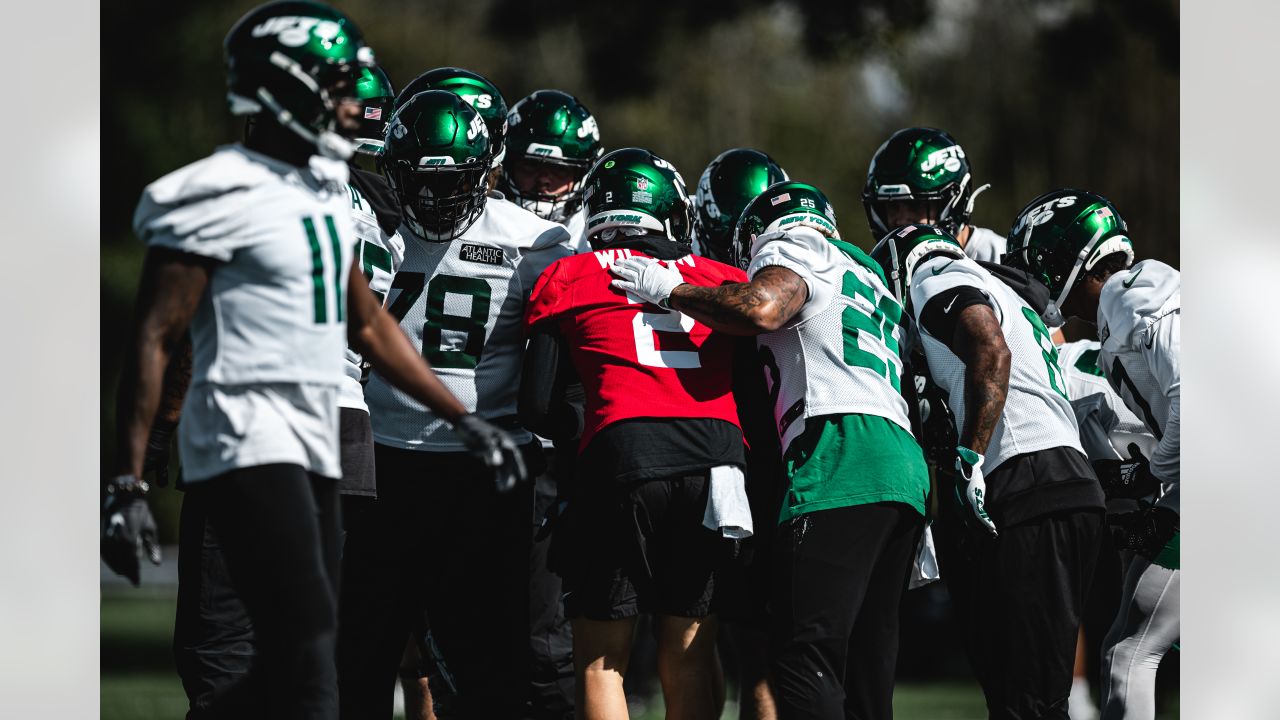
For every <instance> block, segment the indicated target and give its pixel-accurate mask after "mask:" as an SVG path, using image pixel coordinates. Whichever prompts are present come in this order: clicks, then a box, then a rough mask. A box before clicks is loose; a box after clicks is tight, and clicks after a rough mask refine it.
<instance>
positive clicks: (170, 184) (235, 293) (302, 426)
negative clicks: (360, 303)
mask: <svg viewBox="0 0 1280 720" xmlns="http://www.w3.org/2000/svg"><path fill="white" fill-rule="evenodd" d="M346 181H347V166H346V165H345V164H343V163H340V162H336V161H330V160H325V159H323V158H318V157H314V158H312V159H311V162H310V165H309V166H308V167H305V168H301V167H295V166H293V165H289V164H287V163H284V162H281V161H279V160H275V159H273V158H270V157H267V156H265V155H262V154H260V153H256V152H253V151H251V150H248V149H246V148H244V147H242V146H239V145H229V146H224V147H220V148H218V150H217V151H216V152H214V153H213V155H211V156H209V157H207V158H205V159H203V160H200V161H197V162H195V163H192V164H191V165H188V166H186V167H184V168H181V169H179V170H176V171H174V172H172V173H170V174H169V175H166V176H165V177H163V178H160V179H159V180H157V181H155V182H154V183H152V184H151V185H149V186H147V188H146V190H145V191H144V192H143V195H142V199H141V200H140V201H139V203H138V208H137V210H136V211H135V214H134V228H135V230H136V231H137V233H138V235H139V237H141V238H142V239H143V240H145V241H146V242H147V244H148V245H150V246H152V247H164V248H170V249H173V250H177V251H180V252H184V253H191V254H195V255H200V256H203V257H208V258H212V259H214V260H217V261H218V263H219V264H217V265H216V266H215V267H214V269H213V271H212V273H211V275H210V277H209V284H208V286H207V287H206V289H205V292H204V295H203V296H202V297H201V299H200V303H199V305H198V307H197V309H196V313H195V316H194V317H193V318H192V321H191V336H192V346H193V347H192V351H193V365H194V366H193V370H192V384H191V389H190V390H189V391H188V393H187V397H186V401H185V403H184V405H183V411H182V423H181V425H180V426H179V431H178V434H179V447H180V449H181V452H182V457H183V475H184V478H185V479H186V480H187V481H190V482H198V481H200V480H203V479H206V478H209V477H213V476H215V475H219V474H222V473H225V472H227V471H230V470H234V469H237V468H242V467H252V466H255V465H261V464H267V463H275V462H288V463H294V464H298V465H301V466H302V467H304V468H306V469H307V470H309V471H311V472H315V473H318V474H321V475H325V476H327V477H337V476H338V475H340V473H341V469H340V465H339V464H338V453H339V449H338V410H337V404H336V399H337V385H338V383H339V382H340V380H341V378H342V369H341V363H342V351H343V348H345V347H346V334H347V333H346V322H345V314H346V292H347V278H348V276H349V266H350V262H351V254H350V253H351V247H352V242H353V239H354V234H353V232H352V229H351V219H350V213H349V211H348V195H347V192H346Z"/></svg>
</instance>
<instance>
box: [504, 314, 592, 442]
mask: <svg viewBox="0 0 1280 720" xmlns="http://www.w3.org/2000/svg"><path fill="white" fill-rule="evenodd" d="M571 380H572V369H571V367H570V363H569V353H568V351H567V348H565V345H564V339H563V338H562V337H561V336H560V333H559V332H557V331H556V327H555V323H554V322H540V323H537V324H536V325H534V326H533V327H532V328H531V329H530V331H529V344H528V346H527V347H526V348H525V352H524V366H523V368H522V372H521V375H520V394H519V401H518V412H519V415H520V422H521V423H522V424H523V425H524V426H525V427H526V428H528V429H529V430H530V431H532V432H535V433H537V434H539V435H541V436H542V437H545V438H548V439H550V440H555V441H561V440H572V439H573V438H575V437H577V436H578V435H579V434H580V433H581V432H582V413H581V412H580V411H579V410H578V408H577V407H575V406H574V404H573V403H572V402H570V401H569V397H568V386H569V382H570V381H571Z"/></svg>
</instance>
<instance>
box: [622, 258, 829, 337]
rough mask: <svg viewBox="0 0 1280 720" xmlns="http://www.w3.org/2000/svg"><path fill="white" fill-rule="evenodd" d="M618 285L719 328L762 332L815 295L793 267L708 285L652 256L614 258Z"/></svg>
mask: <svg viewBox="0 0 1280 720" xmlns="http://www.w3.org/2000/svg"><path fill="white" fill-rule="evenodd" d="M610 272H612V273H613V274H614V275H616V276H617V278H616V279H615V280H614V281H613V286H614V287H616V288H618V289H620V290H624V291H626V292H630V293H632V294H634V295H637V296H639V297H641V298H643V299H644V300H646V301H648V302H652V303H655V304H657V305H660V306H662V307H670V308H674V309H676V310H679V311H680V312H682V313H684V314H686V315H688V316H690V317H692V318H693V319H695V320H698V321H699V322H701V323H703V324H704V325H706V326H708V327H710V328H711V329H713V330H718V331H720V332H724V333H729V334H731V335H760V334H762V333H767V332H773V331H774V330H777V329H778V328H780V327H782V326H783V325H785V324H786V323H787V322H788V321H789V320H791V318H793V317H795V315H796V313H798V312H800V308H801V307H803V306H804V302H805V300H807V299H808V297H809V286H808V285H807V284H805V281H804V280H803V279H801V277H800V276H799V275H797V274H796V273H795V271H793V270H789V269H787V268H785V267H780V266H777V265H769V266H766V267H765V268H764V269H762V270H760V271H759V272H757V273H756V275H755V277H753V278H752V279H751V281H750V282H745V283H729V284H726V285H720V286H718V287H703V286H701V285H691V284H689V283H686V282H685V281H684V279H683V278H682V277H681V275H680V273H679V271H677V270H673V269H672V268H670V267H668V266H667V265H665V264H663V263H660V262H658V261H656V260H653V259H651V258H643V257H631V258H625V259H621V260H617V261H615V262H614V264H613V267H612V268H611V270H610Z"/></svg>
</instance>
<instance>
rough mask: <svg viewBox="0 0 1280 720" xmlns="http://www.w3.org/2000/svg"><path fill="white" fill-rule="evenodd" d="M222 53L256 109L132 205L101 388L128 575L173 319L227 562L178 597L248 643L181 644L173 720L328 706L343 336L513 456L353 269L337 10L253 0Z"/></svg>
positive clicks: (109, 514)
mask: <svg viewBox="0 0 1280 720" xmlns="http://www.w3.org/2000/svg"><path fill="white" fill-rule="evenodd" d="M224 51H225V55H226V59H227V67H228V99H229V101H230V103H231V110H232V112H233V113H234V114H237V115H248V116H250V118H251V119H252V120H253V122H252V123H251V125H250V128H249V131H248V133H247V136H246V140H245V142H244V143H243V144H233V145H226V146H223V147H220V148H218V149H217V150H216V151H215V152H214V153H213V154H212V155H211V156H210V157H208V158H205V159H203V160H200V161H198V162H195V163H192V164H190V165H188V166H186V167H184V168H181V169H179V170H176V171H174V172H173V173H170V174H169V175H166V176H165V177H163V178H161V179H159V180H157V181H155V182H154V183H152V184H151V185H149V186H148V187H147V188H146V190H145V191H144V192H143V196H142V199H141V200H140V202H139V204H138V208H137V211H136V212H135V216H134V226H135V230H136V231H137V233H138V234H139V236H140V237H141V238H142V239H144V240H145V241H146V242H147V243H148V245H149V248H148V253H147V258H146V261H145V264H144V267H143V274H142V278H141V280H140V283H139V292H138V301H137V307H138V316H137V324H136V327H135V329H134V332H133V336H132V339H131V341H130V343H129V345H128V348H129V352H128V355H127V357H126V360H125V367H124V371H123V374H122V379H121V383H120V387H119V391H118V395H117V411H118V433H119V436H118V439H117V447H116V467H117V475H116V476H115V477H114V478H112V479H111V480H110V481H109V482H108V483H107V486H106V490H107V497H106V501H105V504H104V512H103V524H104V528H103V539H102V553H103V557H104V559H105V560H106V561H107V562H108V564H109V565H110V566H111V567H113V568H114V569H116V570H117V571H120V572H124V573H127V574H128V573H132V574H133V575H134V577H135V578H136V567H137V555H136V553H137V544H138V542H139V539H140V538H139V537H138V533H139V530H140V527H139V523H140V522H145V519H146V518H147V517H149V513H148V512H147V511H146V500H145V493H146V490H147V487H146V485H145V484H143V483H141V482H140V481H139V480H138V478H139V477H140V475H141V470H142V466H143V456H144V446H145V445H146V442H147V435H148V430H149V428H150V426H151V423H152V419H153V417H154V415H155V411H156V408H157V403H158V400H159V393H160V381H161V377H162V375H163V372H164V369H165V367H166V364H167V362H168V360H169V357H170V354H171V351H172V349H173V348H174V346H175V345H176V344H177V343H178V342H179V338H181V337H182V335H183V334H184V333H185V331H186V329H187V327H188V324H189V325H190V328H191V335H192V341H193V359H194V366H193V378H192V384H191V387H190V389H189V391H188V392H187V394H186V399H185V404H184V406H183V411H182V422H181V424H180V426H179V446H180V452H181V454H182V458H183V462H184V468H183V473H184V481H185V488H186V490H187V495H186V498H185V500H184V505H186V503H189V502H190V503H199V504H200V505H201V506H202V507H203V512H204V515H205V518H206V519H207V522H208V526H209V527H210V528H212V529H213V530H214V531H215V534H216V537H217V539H218V541H219V543H220V549H221V552H220V555H219V558H220V559H219V561H220V562H223V563H225V570H224V571H222V572H221V573H212V574H210V575H209V576H207V577H211V578H224V579H225V578H229V582H230V585H227V586H223V587H208V588H201V589H199V591H198V592H197V593H196V595H197V600H196V601H197V602H200V603H202V604H203V603H206V602H207V603H209V604H210V605H213V606H216V604H217V603H218V602H220V601H221V597H222V596H223V595H224V594H230V595H231V596H234V597H236V598H240V599H243V607H244V609H245V610H246V611H247V614H248V616H249V619H250V622H251V625H252V629H253V642H254V643H256V648H253V649H252V650H253V651H252V652H251V653H249V654H247V655H246V654H245V653H242V652H241V653H237V652H234V651H227V650H226V647H225V644H222V643H221V641H222V638H219V637H215V636H213V635H208V636H205V637H203V638H195V641H196V642H195V645H194V647H193V649H194V651H195V652H196V653H200V649H201V646H200V642H201V641H203V640H208V641H210V642H212V643H213V644H214V645H215V646H217V647H218V649H219V651H221V654H220V655H219V656H218V657H216V658H215V657H206V658H204V661H205V662H204V664H202V665H201V666H200V667H197V668H194V671H193V672H188V671H191V670H192V668H190V667H188V668H185V669H180V672H183V681H184V686H185V688H186V690H187V692H188V696H189V698H190V699H191V703H192V707H191V716H192V717H208V716H217V717H333V714H334V712H335V711H336V708H337V685H336V682H335V679H336V678H335V673H334V639H335V636H336V630H337V586H336V585H337V575H338V573H337V563H338V544H339V525H340V511H339V510H338V496H337V483H336V479H337V478H338V477H340V475H341V465H340V460H339V413H338V402H337V387H338V384H339V379H340V374H341V369H340V364H341V357H342V350H343V348H344V347H345V346H346V343H347V341H348V340H349V341H350V342H351V343H352V345H353V346H354V347H356V348H357V349H359V350H360V351H361V352H362V353H364V355H365V356H366V357H367V358H369V360H370V361H371V362H373V363H374V364H375V365H378V366H380V367H382V368H383V371H384V372H385V373H386V374H387V376H388V377H392V378H394V379H395V382H396V383H397V385H398V386H400V387H401V388H402V389H403V390H404V391H405V392H407V393H409V394H410V395H412V396H413V397H415V398H417V399H418V400H419V401H421V402H423V403H424V404H426V405H428V406H430V407H432V408H435V409H436V410H437V411H438V412H439V413H440V414H441V415H442V416H444V417H448V418H449V419H450V420H449V421H450V422H451V423H453V424H455V426H456V427H458V428H459V430H460V431H461V432H462V433H463V434H464V435H465V436H466V437H468V443H467V447H468V448H469V449H472V450H474V451H476V452H479V453H481V454H482V455H483V456H484V457H486V458H488V460H489V462H493V463H494V464H495V465H498V466H502V467H497V468H496V469H497V470H499V472H504V473H508V474H511V473H515V472H516V471H517V469H518V465H517V461H518V458H517V457H516V455H515V448H514V445H513V444H512V443H511V442H510V440H509V439H508V438H506V437H505V436H504V435H503V434H502V433H501V432H500V431H499V430H497V429H496V428H495V427H493V426H492V425H490V424H489V423H487V422H485V421H483V420H481V419H479V418H478V417H475V416H470V415H467V414H466V411H465V408H464V407H463V406H462V404H461V403H459V402H458V400H457V398H455V397H453V395H451V394H450V393H449V391H448V390H447V389H446V388H445V387H444V385H443V384H442V383H441V382H440V381H439V380H438V379H437V378H436V377H435V376H434V375H433V374H432V373H431V372H430V370H429V368H428V367H427V365H426V363H424V362H423V361H422V359H421V358H420V357H419V356H418V354H417V353H416V352H414V350H413V348H412V346H411V345H410V344H409V342H408V340H407V339H406V338H405V337H404V334H403V333H401V332H400V331H399V329H398V328H397V327H396V325H395V321H394V320H393V319H391V318H390V316H389V315H387V314H386V312H385V311H384V310H382V308H381V307H380V306H379V305H378V303H377V300H376V299H375V297H374V296H373V294H372V293H370V292H369V290H368V284H367V282H366V281H365V278H364V275H363V274H361V273H360V271H359V266H358V265H355V264H354V263H352V257H351V247H352V243H351V242H350V241H351V240H352V239H353V237H354V234H353V232H352V228H351V222H350V213H349V210H348V208H349V194H348V191H347V189H346V182H347V179H348V172H347V165H346V164H345V162H344V161H345V160H346V159H347V158H348V157H349V156H350V155H351V152H352V150H353V144H352V143H351V141H350V140H349V138H351V137H352V136H354V134H355V130H356V126H357V122H356V117H355V115H356V113H355V110H356V108H357V107H358V105H356V104H355V103H351V102H347V101H345V100H344V99H345V98H350V97H351V95H352V93H353V91H354V84H355V80H356V71H357V69H358V67H359V66H361V65H362V64H367V63H369V62H371V61H372V53H371V51H369V49H368V48H367V47H366V46H364V43H363V41H362V39H361V34H360V32H359V30H358V29H357V28H356V26H355V25H354V23H352V21H351V20H350V19H349V18H347V17H346V16H345V15H343V14H342V13H341V12H338V11H337V10H335V9H333V8H330V7H328V6H326V5H322V4H319V3H314V2H281V3H272V4H268V5H263V6H260V7H258V8H256V9H254V10H252V11H250V12H249V13H248V14H246V15H245V16H244V17H243V18H241V19H240V20H239V21H238V22H237V23H236V25H235V26H234V27H233V28H232V29H231V31H230V32H229V33H228V35H227V38H226V40H225V43H224ZM508 468H509V469H508ZM200 579H201V580H204V579H206V576H202V577H201V578H200ZM180 582H181V578H180ZM179 592H180V594H184V593H185V594H187V595H188V596H190V595H191V589H190V588H185V589H184V588H180V590H179ZM205 609H206V608H204V607H203V606H202V607H201V608H200V612H201V613H202V614H203V612H204V610H205ZM212 609H213V610H214V611H216V609H217V608H216V607H214V608H212ZM180 620H181V618H180ZM201 620H202V621H205V620H207V621H208V622H209V623H210V624H211V625H212V624H216V618H211V619H210V618H204V617H202V618H201ZM206 630H209V628H208V627H207V626H206V627H202V628H198V629H197V630H196V632H197V633H199V632H203V631H206ZM216 631H217V629H216V628H215V629H214V632H216Z"/></svg>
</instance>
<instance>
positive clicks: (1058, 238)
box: [1002, 188, 1133, 324]
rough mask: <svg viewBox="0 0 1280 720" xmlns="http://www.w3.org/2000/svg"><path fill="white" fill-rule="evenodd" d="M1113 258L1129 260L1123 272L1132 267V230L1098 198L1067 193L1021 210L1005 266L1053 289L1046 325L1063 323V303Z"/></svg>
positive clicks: (1045, 197) (1084, 193)
mask: <svg viewBox="0 0 1280 720" xmlns="http://www.w3.org/2000/svg"><path fill="white" fill-rule="evenodd" d="M1115 253H1122V254H1123V255H1124V256H1125V258H1126V260H1125V267H1128V266H1130V265H1132V264H1133V243H1132V242H1130V241H1129V227H1128V226H1127V225H1125V222H1124V220H1123V219H1122V218H1121V217H1120V213H1119V212H1118V211H1117V210H1116V208H1115V206H1114V205H1112V204H1111V201H1110V200H1107V199H1106V198H1104V197H1102V196H1101V195H1099V194H1097V193H1092V192H1089V191H1087V190H1076V189H1073V188H1063V189H1061V190H1054V191H1053V192H1048V193H1045V194H1043V195H1041V196H1040V197H1038V198H1036V199H1035V200H1032V201H1031V202H1029V203H1027V206H1026V207H1024V208H1022V211H1021V212H1019V213H1018V216H1017V217H1016V218H1015V219H1014V221H1013V229H1012V230H1010V231H1009V252H1008V253H1006V254H1005V256H1004V258H1003V259H1002V262H1003V263H1004V264H1006V265H1010V266H1012V267H1017V268H1021V269H1023V270H1026V271H1028V272H1030V273H1031V274H1032V275H1034V276H1035V277H1036V278H1038V279H1039V280H1040V282H1042V283H1044V284H1045V286H1046V287H1048V288H1049V297H1050V300H1051V302H1050V304H1049V307H1048V308H1047V309H1046V310H1045V313H1044V314H1045V316H1046V320H1045V322H1046V323H1047V322H1049V321H1050V320H1051V319H1052V320H1057V319H1058V318H1060V316H1061V310H1062V303H1063V302H1065V301H1066V299H1067V296H1068V295H1069V294H1070V293H1071V290H1072V289H1073V288H1074V287H1075V286H1076V283H1077V282H1079V280H1080V279H1081V278H1082V277H1083V276H1084V275H1085V274H1086V273H1088V272H1089V271H1090V270H1092V269H1093V267H1094V266H1095V265H1097V264H1098V261H1099V260H1101V259H1102V258H1104V257H1107V256H1108V255H1112V254H1115ZM1089 320H1092V318H1089ZM1054 324H1058V323H1056V322H1055V323H1054Z"/></svg>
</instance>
